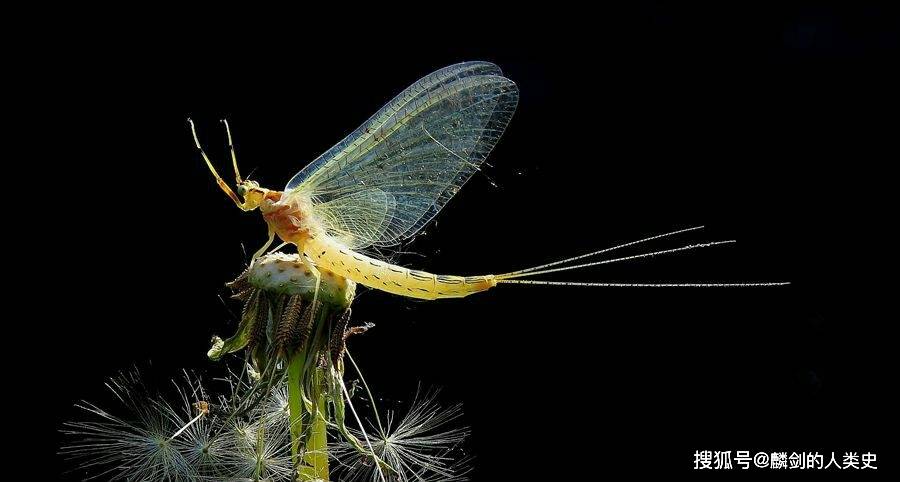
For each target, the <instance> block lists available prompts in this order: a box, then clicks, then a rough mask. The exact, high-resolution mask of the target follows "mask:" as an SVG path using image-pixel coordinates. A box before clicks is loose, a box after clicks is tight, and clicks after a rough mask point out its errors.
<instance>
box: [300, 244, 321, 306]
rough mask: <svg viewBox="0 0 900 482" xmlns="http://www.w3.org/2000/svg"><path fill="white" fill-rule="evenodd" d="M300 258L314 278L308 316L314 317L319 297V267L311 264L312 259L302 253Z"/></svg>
mask: <svg viewBox="0 0 900 482" xmlns="http://www.w3.org/2000/svg"><path fill="white" fill-rule="evenodd" d="M301 259H302V260H303V265H304V266H306V269H308V270H309V271H310V272H311V273H312V274H313V276H314V277H315V278H316V287H315V289H314V290H313V302H312V309H311V314H310V318H311V319H315V318H314V317H315V315H316V302H317V301H318V299H319V286H320V285H321V283H322V273H321V272H319V269H318V268H316V265H315V264H313V262H312V260H310V259H309V257H308V256H306V255H305V254H303V255H301Z"/></svg>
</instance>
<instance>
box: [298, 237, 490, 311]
mask: <svg viewBox="0 0 900 482" xmlns="http://www.w3.org/2000/svg"><path fill="white" fill-rule="evenodd" d="M303 251H304V253H305V254H306V255H307V256H309V258H310V259H312V261H313V263H314V264H315V265H316V266H318V267H321V268H323V269H326V270H328V271H331V272H333V273H334V274H336V275H338V276H343V277H345V278H348V279H351V280H353V281H356V282H357V283H359V284H361V285H365V286H368V287H369V288H373V289H376V290H381V291H387V292H388V293H393V294H395V295H400V296H406V297H409V298H417V299H421V300H436V299H441V298H462V297H463V296H468V295H470V294H472V293H479V292H481V291H486V290H488V289H490V288H493V287H494V286H496V285H497V282H496V280H495V279H494V276H493V275H484V276H450V275H436V274H432V273H426V272H424V271H416V270H410V269H407V268H404V267H402V266H397V265H394V264H390V263H385V262H384V261H379V260H377V259H374V258H371V257H369V256H366V255H364V254H360V253H357V252H355V251H352V250H350V249H348V248H346V247H345V246H342V245H341V244H340V243H338V242H337V241H336V240H334V239H332V238H330V237H328V236H323V235H319V236H315V237H310V238H309V239H307V240H306V241H305V242H304V243H303Z"/></svg>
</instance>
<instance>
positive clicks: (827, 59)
mask: <svg viewBox="0 0 900 482" xmlns="http://www.w3.org/2000/svg"><path fill="white" fill-rule="evenodd" d="M230 13H233V14H234V15H233V16H230V17H229V18H227V19H220V18H208V17H207V18H206V19H204V20H198V21H197V22H196V23H187V24H186V25H185V24H180V23H179V25H178V26H177V27H176V26H173V25H171V24H169V23H166V22H156V23H154V22H151V25H143V24H142V25H141V26H134V27H132V26H131V24H130V23H127V22H109V23H105V24H104V25H105V27H103V28H96V29H94V28H85V27H84V26H83V25H77V24H76V23H75V22H73V25H68V26H67V27H66V28H65V29H64V30H62V32H65V33H64V34H63V35H60V36H59V37H57V38H55V40H54V41H52V42H51V45H49V47H48V52H49V54H50V55H48V56H46V57H43V58H40V59H33V62H34V63H33V64H31V65H33V66H34V70H33V71H32V73H37V74H38V75H36V76H35V80H34V83H33V85H32V87H36V88H37V89H36V90H38V91H40V92H41V94H40V95H35V96H34V97H32V98H33V99H36V100H34V102H33V104H32V109H31V112H32V114H33V115H36V117H37V118H38V119H40V120H41V121H42V124H41V125H42V126H43V127H41V129H40V132H41V133H42V138H41V140H40V141H39V142H40V143H39V144H37V146H38V147H39V148H38V149H37V150H34V151H32V153H31V156H30V157H29V158H26V159H24V160H23V161H22V164H25V165H26V167H28V165H31V166H32V167H38V172H36V173H34V174H31V176H34V177H31V178H29V179H28V183H29V184H30V185H31V186H32V188H33V191H32V194H34V193H35V192H38V193H41V195H40V196H37V197H40V198H41V201H44V202H46V204H45V203H44V202H41V203H39V204H38V205H37V206H35V205H34V204H32V205H29V208H23V210H22V212H23V213H24V214H25V215H26V216H29V217H30V219H31V220H32V221H33V222H35V223H37V224H36V225H35V226H33V229H31V231H32V233H31V234H34V235H35V237H37V238H38V241H39V242H40V243H42V245H41V247H40V248H41V249H40V250H39V251H37V253H38V254H37V256H29V257H28V258H27V259H30V260H31V261H30V262H31V263H34V262H35V261H34V260H40V262H39V269H40V271H39V272H41V273H49V275H48V276H50V277H51V280H50V283H51V286H55V288H52V289H51V294H49V295H48V294H47V293H46V291H44V288H41V286H46V284H41V283H46V282H47V280H46V278H42V277H41V275H38V276H37V277H36V279H37V280H38V281H36V282H35V283H34V285H33V286H35V289H34V290H33V291H32V292H31V293H30V294H32V295H37V296H39V297H40V299H39V301H37V302H27V306H28V307H29V309H28V310H26V311H30V312H35V311H36V312H37V315H36V316H30V317H27V318H26V319H30V320H33V321H32V322H28V321H26V322H25V323H22V324H19V323H16V324H15V328H14V329H13V330H11V331H12V333H14V336H13V338H15V339H16V340H19V341H18V342H17V343H15V344H14V345H19V346H18V347H19V348H28V350H30V351H28V354H27V355H17V358H16V360H19V361H21V360H27V366H29V367H33V369H34V370H35V371H36V372H37V373H38V375H36V376H34V377H32V379H33V380H37V381H39V388H38V389H37V390H39V391H37V392H29V393H36V394H37V395H36V398H37V399H39V400H40V401H41V402H42V403H41V404H40V405H39V407H37V408H35V409H33V410H35V411H36V412H38V413H40V416H38V417H35V415H28V417H29V418H30V419H35V418H37V419H39V420H40V421H42V422H46V426H47V427H46V428H47V430H46V431H41V432H39V435H38V437H40V440H41V443H42V445H43V447H42V448H41V449H40V450H41V451H42V452H43V453H45V454H47V453H52V452H54V451H55V450H57V449H58V447H59V446H60V445H61V444H62V443H63V437H62V436H61V435H60V434H59V433H58V430H59V429H60V427H61V424H62V423H63V421H65V420H70V419H73V418H79V417H82V416H83V415H82V414H81V413H79V411H78V410H77V409H75V408H74V407H73V406H72V405H73V403H74V402H76V401H77V400H80V399H88V400H104V399H105V398H104V394H103V393H104V390H105V389H104V387H103V383H104V380H105V378H106V377H108V376H112V375H114V374H115V373H116V372H118V371H120V370H124V369H128V368H129V367H131V366H133V365H135V364H137V365H138V366H143V367H145V371H146V372H147V373H148V377H151V378H152V379H156V380H165V379H167V378H168V377H173V376H177V375H178V370H179V369H181V368H190V369H195V370H197V371H199V372H200V373H209V374H214V373H217V372H216V370H217V368H216V367H215V366H214V364H212V363H211V362H209V361H208V360H207V359H206V357H205V353H206V350H207V348H208V341H209V339H210V337H211V336H212V335H213V334H220V335H227V334H230V333H231V332H232V331H233V329H234V327H235V316H234V315H233V312H234V311H236V310H237V309H239V307H238V305H236V304H235V303H232V302H228V303H227V307H226V306H225V305H223V303H222V302H221V301H220V300H219V296H224V295H225V294H226V292H225V290H224V287H223V284H224V283H225V282H226V281H228V280H230V279H232V278H233V277H234V276H235V275H236V274H238V273H239V272H240V271H241V270H242V268H243V266H244V263H245V261H246V259H247V258H246V256H245V254H244V252H243V251H242V246H244V247H245V248H246V250H247V251H248V252H252V251H254V250H255V249H256V248H257V247H258V246H259V245H260V244H261V243H262V242H263V241H264V239H265V227H264V223H263V221H262V220H261V219H260V216H259V214H258V213H251V214H245V213H242V212H240V211H239V210H238V209H236V208H235V207H234V206H233V205H232V204H231V203H230V201H229V200H228V199H227V198H226V197H225V196H224V195H223V194H222V193H221V192H220V191H219V190H218V189H217V188H216V186H215V184H214V183H213V182H212V180H211V178H210V176H209V173H208V172H207V171H206V168H205V167H204V166H203V164H202V162H201V160H200V158H199V157H198V155H197V153H196V151H195V150H194V148H193V145H192V141H191V138H190V132H189V130H188V127H187V124H186V118H187V117H188V116H191V117H192V118H193V119H194V120H195V122H196V123H197V126H198V130H199V132H200V137H201V142H203V143H204V144H205V145H206V146H208V152H209V153H210V154H211V156H212V157H213V159H214V160H215V161H217V162H218V165H219V166H221V167H220V168H221V169H223V170H225V171H227V163H226V162H227V157H226V151H225V143H224V133H223V131H222V129H221V125H220V124H219V123H218V120H219V119H220V118H221V117H227V118H228V119H229V120H230V122H231V126H232V130H233V134H234V138H235V143H236V147H237V150H238V158H239V161H240V163H241V166H242V168H243V170H244V171H245V172H249V171H250V170H254V174H253V177H254V178H255V179H257V180H258V181H260V182H261V183H262V184H263V185H264V186H268V187H271V188H275V189H280V188H281V187H282V186H283V185H284V183H285V182H286V181H287V179H289V178H290V176H292V175H293V174H294V173H295V172H296V171H297V170H299V169H300V168H301V167H302V166H303V165H305V163H307V162H309V161H310V160H312V159H314V158H315V157H316V156H317V155H318V154H319V153H320V152H322V151H324V150H325V149H327V148H328V147H330V146H331V145H332V144H334V143H335V142H337V141H338V140H340V139H341V138H342V137H343V136H344V135H346V134H347V133H349V132H350V131H351V130H352V129H354V128H355V127H356V126H358V125H359V124H360V123H361V122H362V121H363V120H365V119H366V118H367V117H368V116H369V115H371V114H372V113H373V112H375V111H376V110H377V109H378V108H379V107H381V105H383V104H384V103H385V102H386V101H387V100H389V99H390V98H391V97H392V96H393V95H395V94H396V93H398V92H399V91H400V90H402V89H403V88H405V87H406V86H407V85H409V84H410V83H412V82H413V81H415V80H416V79H418V78H419V77H421V76H423V75H425V74H427V73H429V72H431V71H433V70H435V69H437V68H439V67H442V66H444V65H448V64H451V63H455V62H459V61H464V60H489V61H492V62H495V63H497V64H498V65H500V66H501V67H502V68H503V70H504V72H505V74H506V75H507V76H508V77H509V78H511V79H513V80H514V81H515V82H516V83H517V84H518V85H519V88H520V91H521V98H520V103H519V108H518V111H517V113H516V115H515V116H514V118H513V120H512V123H511V125H510V127H509V129H508V131H507V132H506V134H505V135H504V137H503V138H502V140H501V141H500V143H499V145H498V146H497V147H496V149H495V150H494V152H493V154H491V156H490V158H489V160H488V162H489V163H491V164H492V165H493V166H494V167H493V168H490V169H487V170H486V176H482V175H478V176H476V177H475V178H473V179H472V180H471V181H470V182H469V183H468V184H467V185H466V187H465V189H463V190H462V192H461V193H460V194H459V195H458V196H457V197H456V198H455V199H454V200H453V201H452V202H451V203H450V204H449V205H448V206H447V208H445V209H444V211H443V212H441V214H440V215H439V216H438V218H437V222H436V223H434V224H432V225H430V226H429V227H428V228H427V229H426V231H427V234H425V235H424V236H421V237H420V238H419V239H417V240H416V241H415V243H413V244H412V245H411V246H410V247H409V249H410V250H411V251H413V252H414V253H417V254H412V255H408V256H406V257H404V258H403V261H404V262H405V264H406V265H408V266H412V267H416V268H419V269H425V270H429V271H432V272H439V273H453V274H478V273H496V272H504V271H509V270H512V269H517V268H521V267H525V266H530V265H535V264H541V263H544V262H547V261H551V260H554V259H557V258H560V257H565V256H571V255H575V254H579V253H582V252H586V251H590V250H594V249H598V248H601V247H606V246H611V245H614V244H618V243H620V242H623V241H628V240H631V239H636V238H640V237H644V236H648V235H652V234H657V233H661V232H665V231H668V230H673V229H678V228H682V227H687V226H690V225H697V224H705V225H707V226H708V228H707V230H705V231H704V232H703V233H701V234H698V235H697V236H696V237H691V238H685V242H687V241H688V240H699V239H732V238H733V239H737V240H738V241H739V242H738V244H737V245H734V246H731V247H716V248H711V249H709V250H703V251H698V252H694V253H684V254H678V255H673V256H671V257H669V258H659V259H653V260H643V261H636V262H631V263H624V264H621V265H618V264H616V265H609V266H606V267H603V268H601V269H595V270H593V271H589V272H585V273H565V274H560V275H559V277H558V278H556V279H578V280H602V281H648V282H652V281H766V280H789V281H791V282H792V283H793V284H792V285H791V286H789V287H785V288H754V289H613V288H602V289H600V288H598V289H588V288H584V289H575V288H556V287H528V286H501V287H498V288H497V289H495V290H492V291H490V292H488V293H485V294H481V295H477V296H472V297H470V298H466V299H463V300H455V301H453V300H450V301H440V302H416V301H410V300H405V299H399V298H396V297H393V296H391V295H387V294H383V293H378V292H369V291H366V292H364V293H363V294H361V295H360V296H359V297H358V299H357V301H356V303H355V308H354V313H355V317H356V320H357V321H359V322H362V321H372V322H375V323H376V328H375V329H373V330H371V331H370V332H369V333H368V334H367V335H366V336H364V337H359V338H356V339H354V340H353V342H352V345H351V347H352V349H353V352H354V353H355V356H356V358H357V360H358V361H359V362H360V363H361V364H362V366H363V367H364V370H365V374H366V377H367V380H368V381H369V383H370V384H371V385H372V387H373V389H374V390H375V391H376V392H377V394H378V395H379V396H381V397H384V398H385V399H386V401H385V402H384V403H385V404H386V405H388V406H391V404H392V403H394V402H393V401H398V400H406V399H408V398H410V396H411V394H412V393H413V392H414V391H415V390H416V386H417V384H419V383H421V384H423V385H424V386H440V387H443V392H442V400H443V401H444V402H445V403H447V404H449V403H454V402H462V403H463V404H464V406H465V422H466V423H467V424H468V425H470V426H471V427H472V432H473V435H472V437H471V440H470V443H469V446H468V449H469V451H470V452H471V453H472V454H474V455H475V457H476V458H475V462H474V466H475V472H474V473H473V477H474V479H475V480H498V479H501V480H532V479H536V478H538V477H547V478H549V479H552V480H586V479H588V478H590V477H592V474H595V473H601V472H606V471H612V470H621V469H624V470H627V471H629V472H631V473H635V474H640V473H644V472H660V473H677V472H682V473H690V472H691V469H692V467H693V454H694V451H695V450H704V449H708V450H732V451H734V450H750V451H752V452H756V451H774V450H786V451H788V452H790V451H794V450H797V451H799V450H806V451H816V450H818V451H821V452H825V453H826V454H828V453H830V452H831V451H835V452H839V453H840V452H843V451H875V452H878V456H879V461H880V464H879V465H881V466H883V467H884V468H885V469H888V468H890V466H891V465H892V464H893V461H894V460H896V459H895V458H894V452H892V451H890V450H889V449H888V447H887V446H886V445H885V444H884V443H883V442H882V439H883V437H884V436H886V435H888V434H889V433H891V432H893V429H890V428H889V427H891V426H895V425H894V420H895V419H894V418H893V417H894V415H893V412H895V410H896V402H897V400H896V395H894V391H893V390H892V386H893V385H894V383H895V371H894V370H893V369H891V368H889V367H888V366H887V364H888V360H889V359H896V355H895V354H894V353H895V350H894V346H895V343H896V338H894V337H890V336H888V335H887V329H888V327H890V326H892V325H894V324H895V323H896V316H895V314H894V312H893V311H886V310H885V309H884V308H883V307H882V306H881V303H882V301H880V300H883V299H885V297H886V296H887V292H888V290H889V289H891V288H893V283H892V282H889V281H882V279H881V277H886V276H889V273H890V271H889V268H888V262H887V260H888V259H889V258H890V257H892V255H890V254H889V253H888V252H887V251H886V249H887V247H889V246H890V242H889V239H890V238H886V237H885V236H883V235H878V234H877V233H876V231H875V230H876V229H877V228H884V227H889V226H890V225H891V224H893V221H894V218H895V217H894V216H893V215H892V214H893V212H894V211H893V209H891V208H889V206H890V204H889V203H890V202H891V201H893V198H894V196H893V192H892V189H893V187H894V179H895V176H894V174H893V173H891V169H890V168H891V167H892V166H893V165H894V164H895V163H896V160H897V159H898V156H897V155H898V143H897V132H898V122H900V119H898V116H897V112H898V107H900V102H898V93H897V90H898V89H897V86H898V75H897V73H896V72H895V67H896V63H897V59H898V56H897V54H898V50H897V35H898V29H897V20H896V19H897V17H896V16H895V15H893V13H892V12H888V11H885V10H883V9H875V8H873V9H863V8H858V9H852V10H850V9H833V8H825V7H790V8H781V9H774V10H766V11H750V10H747V9H738V8H734V9H730V10H725V9H707V8H703V9H700V8H694V9H684V8H679V7H664V6H658V5H647V6H643V7H641V8H636V9H634V10H633V11H628V12H612V11H608V12H599V11H598V12H592V13H587V12H565V13H558V14H550V13H548V14H546V15H545V16H544V18H532V19H530V21H528V22H525V21H519V20H516V19H515V18H514V16H511V15H515V14H513V13H508V12H492V14H491V16H487V15H486V14H485V16H482V14H481V13H479V12H478V11H476V10H472V11H471V12H469V13H466V14H464V15H460V14H459V12H455V16H449V13H448V18H447V19H446V20H448V21H447V23H446V24H444V23H437V22H434V23H417V22H423V21H422V20H421V19H420V20H413V19H412V18H404V17H403V16H400V15H398V16H396V17H394V16H391V17H389V18H388V19H385V20H375V19H374V18H373V19H370V22H368V23H359V24H355V23H353V24H351V23H348V22H345V21H343V20H339V18H340V17H330V16H325V15H324V14H321V15H320V16H317V14H314V13H312V12H305V13H303V14H302V15H298V16H296V17H291V15H288V14H287V13H281V12H275V11H273V12H268V13H267V14H265V15H263V16H262V17H261V18H257V17H255V16H254V17H252V18H251V17H249V16H247V17H245V16H243V12H240V11H236V12H230ZM357 13H362V15H363V16H364V17H365V16H366V15H367V14H366V12H357ZM388 13H390V12H388ZM423 15H424V13H423ZM495 15H496V16H495ZM504 15H507V16H505V17H504ZM177 16H178V15H176V14H174V13H173V14H171V15H163V16H161V17H162V18H163V19H170V18H173V17H177ZM139 17H140V15H138V14H134V15H129V16H128V18H129V20H136V19H139ZM413 17H415V15H413ZM154 18H156V17H154ZM294 19H295V20H296V23H295V24H294V23H293V22H294ZM276 24H277V25H276ZM37 99H40V100H37ZM38 161H39V162H38ZM487 176H490V178H491V179H492V180H493V181H495V182H496V184H497V185H498V187H496V188H495V187H493V186H492V185H491V183H490V182H489V181H488V178H487ZM226 177H227V176H226ZM47 179H49V183H48V182H47V181H46V180H47ZM31 209H34V210H36V211H37V212H39V213H40V214H41V215H40V217H37V218H36V217H35V216H34V211H30V210H31ZM680 244H683V243H679V242H676V241H671V242H669V243H661V244H660V245H659V246H660V247H671V246H677V245H680ZM648 249H649V247H648ZM28 273H31V272H30V271H29V272H28ZM28 279H32V278H30V277H29V278H28ZM40 280H43V281H40ZM36 332H37V333H38V339H39V340H40V342H39V343H38V345H39V346H40V348H39V349H38V350H37V351H35V349H34V346H35V345H36V343H34V342H33V341H31V340H34V339H35V338H33V337H34V336H35V333H36ZM23 340H24V341H23ZM35 353H38V355H37V356H36V355H35ZM895 361H896V360H895ZM894 364H895V363H894ZM148 365H149V368H147V367H148ZM44 404H46V406H44ZM394 406H400V407H402V406H403V405H402V404H400V405H394ZM31 410H32V409H31V408H29V409H28V411H31ZM45 442H46V443H45ZM839 455H840V454H839ZM45 460H46V459H45ZM52 462H53V463H52V464H50V465H49V466H42V467H41V468H40V469H39V470H38V473H42V474H43V473H44V471H45V470H51V471H52V472H53V474H54V475H55V474H56V473H59V472H61V471H62V470H64V469H65V468H67V467H68V468H71V465H69V464H66V463H65V462H64V461H63V460H61V459H60V457H58V456H53V457H52ZM44 467H51V468H50V469H45V468H44ZM80 475H81V473H80V472H77V471H76V472H74V473H72V474H69V475H68V477H70V478H73V479H77V478H80Z"/></svg>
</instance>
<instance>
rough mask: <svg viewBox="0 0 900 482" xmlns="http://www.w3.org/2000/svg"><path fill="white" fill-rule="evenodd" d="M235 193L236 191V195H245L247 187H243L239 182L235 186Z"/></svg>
mask: <svg viewBox="0 0 900 482" xmlns="http://www.w3.org/2000/svg"><path fill="white" fill-rule="evenodd" d="M237 193H238V195H240V196H245V195H247V188H246V187H244V185H243V184H241V185H239V186H238V187H237Z"/></svg>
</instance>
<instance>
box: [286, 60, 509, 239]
mask: <svg viewBox="0 0 900 482" xmlns="http://www.w3.org/2000/svg"><path fill="white" fill-rule="evenodd" d="M517 102H518V89H517V88H516V85H515V84H514V83H513V82H512V81H511V80H509V79H507V78H505V77H503V76H502V75H500V70H499V69H498V68H497V67H496V66H494V65H493V64H489V63H484V62H470V63H465V64H457V65H453V66H450V67H446V68H444V69H441V70H439V71H437V72H435V73H433V74H431V75H429V76H427V77H425V78H423V79H422V80H420V81H418V82H416V83H415V84H413V85H412V86H411V87H409V88H408V89H406V90H405V91H404V92H403V93H401V94H400V95H398V96H397V97H396V98H394V100H392V101H391V102H390V103H388V104H387V105H386V106H385V107H383V108H382V109H381V110H380V111H379V112H378V113H377V114H375V115H374V116H372V118H370V119H369V120H368V121H367V122H366V123H364V124H363V125H362V126H360V128H359V129H357V130H356V131H354V133H352V134H351V135H349V136H347V138H345V139H344V140H343V141H341V142H340V143H338V144H337V145H336V146H334V147H333V148H331V149H330V150H328V151H327V152H326V153H325V154H323V155H322V156H320V157H319V158H318V159H317V160H316V161H314V162H313V163H312V164H310V165H309V166H307V167H306V168H304V169H303V170H302V171H300V172H299V173H298V174H297V175H296V176H294V178H293V179H291V181H290V182H289V183H288V185H287V187H286V189H285V190H286V191H298V192H303V193H306V194H308V195H310V196H311V197H312V199H313V201H314V206H315V211H316V212H317V213H318V212H319V211H320V210H321V212H322V215H320V219H321V221H322V223H323V224H324V225H325V226H326V228H328V230H329V231H331V232H332V234H334V235H337V236H339V237H342V238H343V239H344V240H346V242H347V243H348V244H350V245H352V246H354V247H357V248H361V247H366V246H391V245H395V244H397V243H399V242H401V241H403V240H404V239H407V238H409V237H411V236H413V235H414V234H415V233H417V232H418V231H420V230H421V229H422V227H423V226H424V225H425V224H426V223H428V221H430V220H431V219H432V218H433V217H434V216H435V215H436V214H437V213H438V212H439V211H440V210H441V208H443V207H444V205H445V204H446V203H447V201H448V200H449V199H450V198H451V197H453V195H454V194H456V192H457V191H458V190H459V188H460V187H462V185H463V184H465V182H466V181H467V180H468V179H469V178H470V177H471V176H472V174H473V173H474V172H475V171H477V170H478V169H479V167H480V165H481V164H482V163H483V162H484V160H485V158H486V157H487V155H488V153H490V151H491V149H493V147H494V145H495V144H496V143H497V141H498V140H499V138H500V136H501V135H502V134H503V131H504V130H505V129H506V126H507V124H508V123H509V120H510V118H511V117H512V114H513V112H514V111H515V107H516V104H517ZM366 203H371V204H379V206H377V207H376V206H369V207H368V208H366V209H363V208H362V205H363V204H366Z"/></svg>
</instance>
